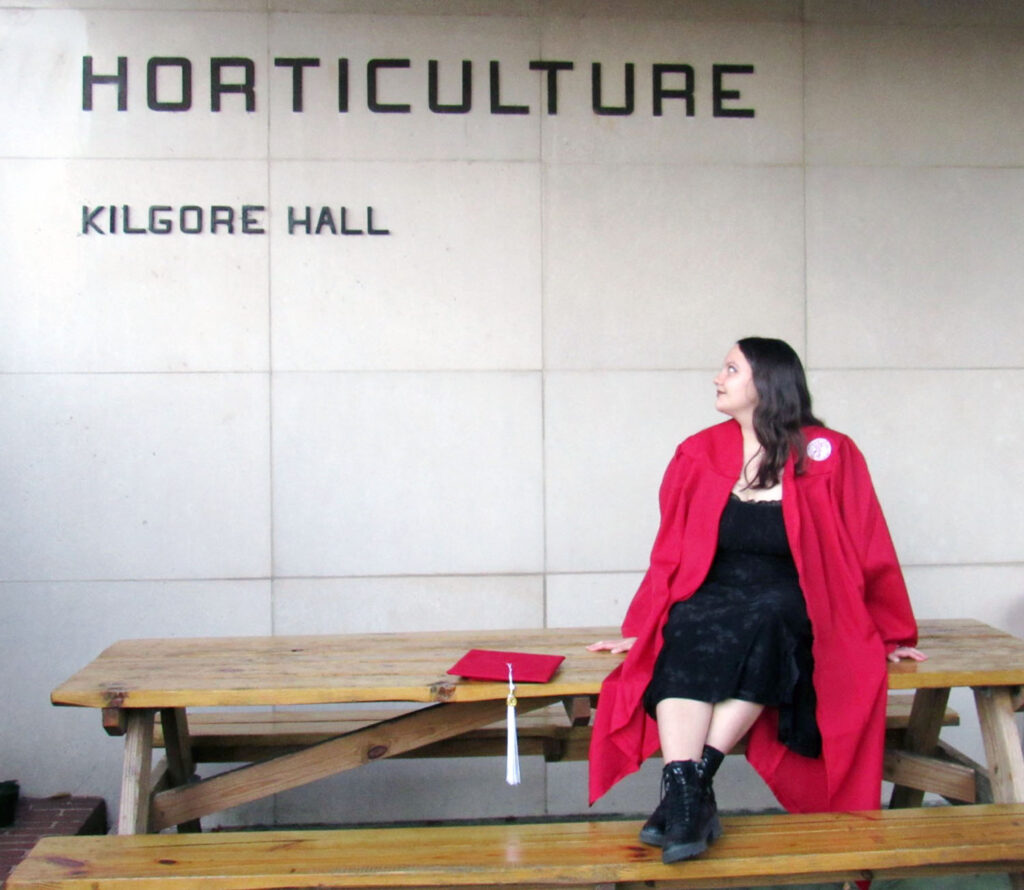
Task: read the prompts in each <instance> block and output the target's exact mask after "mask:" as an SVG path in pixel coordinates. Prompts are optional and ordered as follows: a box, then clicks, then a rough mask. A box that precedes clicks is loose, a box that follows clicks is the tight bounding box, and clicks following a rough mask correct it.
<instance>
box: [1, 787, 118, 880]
mask: <svg viewBox="0 0 1024 890" xmlns="http://www.w3.org/2000/svg"><path fill="white" fill-rule="evenodd" d="M106 833H107V805H106V803H105V802H104V800H103V798H102V797H72V796H71V795H69V794H60V795H57V796H55V797H42V798H34V797H28V798H24V797H23V798H21V799H20V800H19V801H18V810H17V813H16V814H15V818H14V824H13V825H9V826H8V827H7V828H0V882H2V881H4V880H6V879H7V875H8V874H10V872H11V869H13V868H14V866H16V865H17V864H18V863H19V862H21V860H22V859H23V858H24V857H25V855H26V854H27V853H28V851H29V850H31V849H32V848H33V847H34V846H35V843H36V841H37V840H39V838H41V837H46V836H50V835H70V834H106Z"/></svg>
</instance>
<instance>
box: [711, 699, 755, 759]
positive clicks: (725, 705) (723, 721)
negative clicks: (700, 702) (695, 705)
mask: <svg viewBox="0 0 1024 890" xmlns="http://www.w3.org/2000/svg"><path fill="white" fill-rule="evenodd" d="M763 710H764V705H759V704H757V703H756V702H751V701H743V700H742V699H738V698H729V699H726V700H725V701H721V702H718V703H717V704H716V705H715V706H714V708H713V709H712V713H711V721H710V724H709V726H708V730H707V736H706V739H705V740H706V741H707V743H708V744H709V745H711V747H712V748H717V749H718V750H719V751H722V752H723V753H725V754H728V753H729V752H730V751H731V750H732V749H733V748H734V747H736V743H737V742H739V740H740V739H742V738H743V736H745V735H746V734H747V733H748V732H749V731H750V727H752V726H753V725H754V724H755V723H756V722H757V718H758V717H760V716H761V712H762V711H763Z"/></svg>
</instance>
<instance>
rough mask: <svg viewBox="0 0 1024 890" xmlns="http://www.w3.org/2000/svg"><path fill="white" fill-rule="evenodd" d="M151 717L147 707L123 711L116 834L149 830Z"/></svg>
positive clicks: (140, 832)
mask: <svg viewBox="0 0 1024 890" xmlns="http://www.w3.org/2000/svg"><path fill="white" fill-rule="evenodd" d="M154 715H155V712H154V711H153V710H152V709H150V708H133V709H132V710H129V711H126V719H125V737H124V764H123V766H122V770H121V804H120V807H119V809H118V814H117V833H118V834H145V833H146V832H147V831H148V830H149V807H150V790H151V772H152V768H153V717H154Z"/></svg>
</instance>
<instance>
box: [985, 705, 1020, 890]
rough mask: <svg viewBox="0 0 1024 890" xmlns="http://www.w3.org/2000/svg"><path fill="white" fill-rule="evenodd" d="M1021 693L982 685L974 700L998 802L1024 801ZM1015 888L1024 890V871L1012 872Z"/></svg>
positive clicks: (995, 798) (1012, 881) (1011, 877)
mask: <svg viewBox="0 0 1024 890" xmlns="http://www.w3.org/2000/svg"><path fill="white" fill-rule="evenodd" d="M1016 694H1017V692H1016V691H1015V690H1014V689H1012V688H1011V687H1008V686H978V687H975V689H974V703H975V705H976V706H977V708H978V722H979V723H980V724H981V737H982V739H983V740H984V742H985V757H986V759H987V760H988V772H989V778H990V779H991V781H992V799H993V800H994V801H995V802H996V803H1024V751H1022V750H1021V737H1020V730H1019V729H1018V728H1017V718H1016V717H1015V715H1014V710H1015V707H1016V705H1017V699H1016V697H1015V695H1016ZM1010 884H1011V886H1012V887H1013V888H1014V890H1024V874H1013V875H1010Z"/></svg>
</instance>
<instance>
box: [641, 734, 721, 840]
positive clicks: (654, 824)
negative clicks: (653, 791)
mask: <svg viewBox="0 0 1024 890" xmlns="http://www.w3.org/2000/svg"><path fill="white" fill-rule="evenodd" d="M724 757H725V755H724V754H723V753H722V752H721V751H719V750H718V749H717V748H712V747H711V746H710V745H705V746H704V756H703V757H701V761H700V762H701V764H702V765H703V767H704V772H705V775H706V777H707V784H708V788H707V797H706V799H705V806H706V807H707V810H708V817H707V818H708V820H709V821H710V822H711V826H712V837H711V840H713V841H714V840H718V838H719V837H721V835H722V823H721V822H720V821H719V819H718V804H717V802H716V801H715V789H714V786H713V785H712V784H711V783H712V780H713V779H714V777H715V773H717V772H718V767H720V766H721V765H722V760H723V759H724ZM665 789H666V781H665V774H664V772H662V777H661V800H660V802H659V803H658V806H657V808H656V809H655V810H654V812H653V813H651V815H650V817H649V818H648V820H647V821H646V822H645V823H644V827H643V828H641V829H640V840H641V841H642V842H643V843H645V844H650V845H651V846H652V847H660V846H661V845H662V843H663V841H664V839H665Z"/></svg>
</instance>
